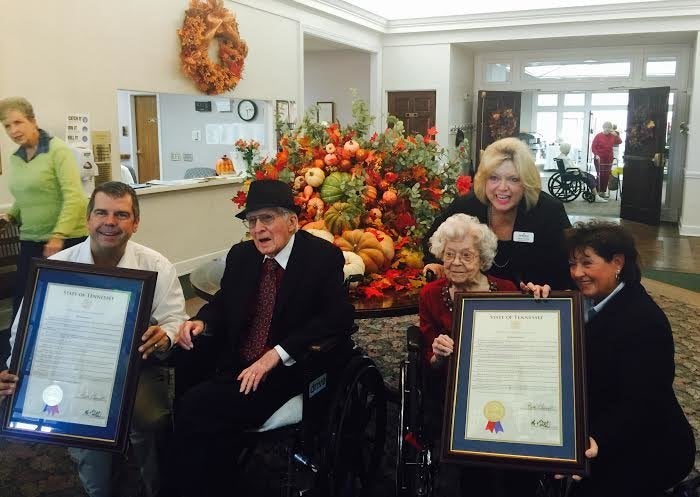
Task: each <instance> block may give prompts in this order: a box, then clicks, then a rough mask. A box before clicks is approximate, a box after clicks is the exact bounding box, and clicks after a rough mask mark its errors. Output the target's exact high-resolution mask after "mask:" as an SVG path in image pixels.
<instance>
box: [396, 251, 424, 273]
mask: <svg viewBox="0 0 700 497" xmlns="http://www.w3.org/2000/svg"><path fill="white" fill-rule="evenodd" d="M399 258H400V259H402V260H403V261H404V262H405V263H406V265H407V266H408V267H411V268H414V269H423V253H422V252H419V251H418V250H411V249H408V248H402V249H401V250H400V251H399Z"/></svg>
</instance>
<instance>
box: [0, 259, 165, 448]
mask: <svg viewBox="0 0 700 497" xmlns="http://www.w3.org/2000/svg"><path fill="white" fill-rule="evenodd" d="M156 277H157V273H154V272H151V271H137V270H132V269H121V268H103V267H98V266H94V265H91V264H78V263H74V262H63V261H53V260H38V259H35V260H34V261H33V266H32V270H31V271H30V276H29V280H28V283H27V291H26V293H25V296H24V305H23V306H22V313H21V315H20V320H19V327H18V329H17V336H16V338H15V343H14V346H13V347H12V358H11V361H10V369H9V370H10V371H11V372H12V373H14V374H16V375H18V376H19V383H18V385H17V389H16V391H15V393H14V395H12V396H10V397H8V398H7V399H5V402H4V406H3V407H4V411H3V413H2V425H1V426H0V435H3V436H7V437H14V438H21V439H24V440H31V441H36V442H46V443H56V444H61V445H69V446H74V447H83V448H91V449H102V450H113V451H124V450H125V448H126V442H127V436H128V429H129V424H130V420H131V411H132V408H133V403H134V396H135V393H136V384H137V381H138V367H139V363H140V354H139V353H138V350H137V349H138V347H139V345H140V344H141V335H142V334H143V332H144V331H145V330H146V329H147V327H148V324H149V317H150V314H151V305H152V302H153V292H154V289H155V282H156Z"/></svg>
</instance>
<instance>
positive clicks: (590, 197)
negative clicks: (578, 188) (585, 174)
mask: <svg viewBox="0 0 700 497" xmlns="http://www.w3.org/2000/svg"><path fill="white" fill-rule="evenodd" d="M583 200H585V201H586V202H588V203H589V204H592V203H593V202H595V195H594V194H593V192H592V191H590V190H586V191H585V192H583Z"/></svg>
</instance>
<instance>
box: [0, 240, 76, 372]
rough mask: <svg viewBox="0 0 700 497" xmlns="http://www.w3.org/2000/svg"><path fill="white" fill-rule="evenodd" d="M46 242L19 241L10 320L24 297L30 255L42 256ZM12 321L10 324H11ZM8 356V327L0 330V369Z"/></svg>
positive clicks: (71, 242)
mask: <svg viewBox="0 0 700 497" xmlns="http://www.w3.org/2000/svg"><path fill="white" fill-rule="evenodd" d="M83 240H85V237H80V238H68V239H66V240H64V241H63V248H68V247H72V246H73V245H77V244H78V243H80V242H82V241H83ZM45 244H46V242H28V241H20V248H19V256H18V257H17V275H16V278H15V291H14V295H13V300H12V321H14V319H15V316H17V313H18V312H19V306H20V305H21V304H22V299H23V298H24V290H25V288H26V287H27V278H28V277H29V267H30V265H31V261H32V257H40V258H43V257H44V245H45ZM12 321H11V322H10V326H12ZM9 356H10V328H7V329H4V330H0V369H5V361H7V359H8V357H9Z"/></svg>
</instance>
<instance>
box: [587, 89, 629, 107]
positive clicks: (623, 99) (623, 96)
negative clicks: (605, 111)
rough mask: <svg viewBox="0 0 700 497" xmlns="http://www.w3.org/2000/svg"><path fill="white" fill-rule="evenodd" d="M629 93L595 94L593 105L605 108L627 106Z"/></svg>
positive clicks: (592, 98) (592, 96)
mask: <svg viewBox="0 0 700 497" xmlns="http://www.w3.org/2000/svg"><path fill="white" fill-rule="evenodd" d="M627 100H628V97H627V92H624V93H593V94H592V95H591V105H605V106H611V105H612V106H617V105H622V106H625V107H626V106H627Z"/></svg>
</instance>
